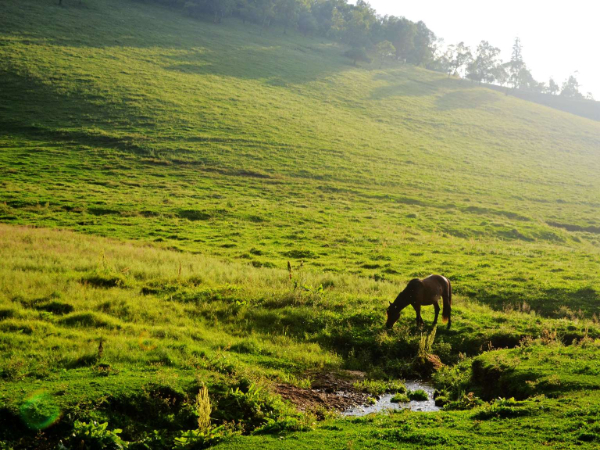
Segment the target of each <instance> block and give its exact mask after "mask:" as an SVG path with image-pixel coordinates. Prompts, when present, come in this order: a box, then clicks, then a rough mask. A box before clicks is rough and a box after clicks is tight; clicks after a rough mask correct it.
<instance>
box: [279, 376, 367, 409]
mask: <svg viewBox="0 0 600 450" xmlns="http://www.w3.org/2000/svg"><path fill="white" fill-rule="evenodd" d="M364 377H365V374H364V373H363V372H357V371H345V372H340V373H335V374H334V373H322V374H318V375H315V379H314V381H313V382H312V383H311V386H312V388H311V389H302V388H299V387H296V386H291V385H289V384H278V385H276V386H275V389H276V391H277V393H278V394H279V395H281V397H282V398H284V399H286V400H289V401H290V402H292V403H293V404H294V405H295V406H296V408H298V409H299V410H300V411H316V410H320V409H321V410H322V409H326V410H329V411H346V410H348V409H350V408H354V407H358V406H361V405H365V404H367V401H368V399H369V395H368V394H366V393H364V392H359V391H358V390H356V389H355V388H354V383H356V382H357V381H360V380H363V379H364Z"/></svg>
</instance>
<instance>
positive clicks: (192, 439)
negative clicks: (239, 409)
mask: <svg viewBox="0 0 600 450" xmlns="http://www.w3.org/2000/svg"><path fill="white" fill-rule="evenodd" d="M236 434H237V433H236V432H235V431H233V430H232V429H231V428H230V427H227V426H225V425H221V426H220V427H216V428H209V429H206V430H204V431H201V430H188V431H181V432H180V433H179V435H178V436H177V437H176V438H175V440H174V442H173V448H174V449H185V450H199V449H204V448H208V447H212V446H213V445H216V444H218V443H219V442H223V441H224V440H226V439H229V438H231V437H232V436H235V435H236Z"/></svg>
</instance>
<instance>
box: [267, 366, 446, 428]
mask: <svg viewBox="0 0 600 450" xmlns="http://www.w3.org/2000/svg"><path fill="white" fill-rule="evenodd" d="M311 377H312V378H313V381H312V383H311V385H312V386H311V387H312V388H311V389H302V388H299V387H296V386H292V385H289V384H279V385H276V386H275V389H276V391H277V392H278V393H279V394H280V395H281V396H282V397H283V398H284V399H286V400H289V401H290V402H292V403H293V404H294V405H295V406H296V407H297V408H298V409H299V410H300V411H318V410H319V409H323V410H330V411H331V410H334V411H339V412H340V413H341V414H342V415H343V416H350V417H352V416H354V417H356V416H365V415H367V414H371V413H378V412H384V411H386V410H388V409H411V410H412V411H424V412H426V411H439V410H440V408H439V407H437V406H435V402H434V400H433V392H434V389H433V387H432V386H431V385H430V384H428V383H425V382H423V381H417V380H412V381H407V382H406V383H405V386H406V389H408V390H410V391H416V390H418V389H423V390H424V391H425V392H427V396H428V399H427V400H426V401H411V402H408V403H392V402H391V399H392V397H393V396H394V394H393V393H390V394H384V395H382V396H380V397H379V398H378V399H377V403H375V404H374V405H369V404H368V403H369V397H370V396H369V395H368V394H366V393H365V392H359V391H357V390H356V388H355V387H354V383H355V382H356V381H361V380H364V378H365V374H364V373H363V372H358V371H341V372H338V373H335V374H334V373H318V374H312V375H311Z"/></svg>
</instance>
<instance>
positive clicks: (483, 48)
mask: <svg viewBox="0 0 600 450" xmlns="http://www.w3.org/2000/svg"><path fill="white" fill-rule="evenodd" d="M435 61H436V64H437V65H438V67H437V68H438V69H441V70H443V71H445V72H447V73H448V75H449V76H451V75H454V76H460V77H465V78H467V79H470V80H472V81H476V82H479V83H489V84H497V85H500V86H510V87H512V88H513V89H521V90H525V91H531V92H538V93H544V94H551V95H561V96H563V97H568V98H575V99H584V98H586V99H589V100H593V96H592V94H591V93H588V94H587V95H586V96H584V95H583V94H582V93H581V92H580V90H579V89H580V84H579V81H578V80H577V77H576V73H575V74H573V75H571V76H569V77H568V78H567V79H566V80H565V81H564V82H563V83H562V86H559V85H558V83H557V82H556V81H555V80H554V79H553V78H550V79H549V80H548V83H545V82H539V81H537V80H535V78H534V77H533V75H532V74H531V71H530V70H529V68H528V67H527V64H526V63H525V61H524V59H523V46H522V44H521V40H520V39H519V38H518V37H517V38H516V39H515V42H514V45H513V48H512V55H511V58H510V61H508V62H503V61H502V60H501V59H500V49H499V48H497V47H494V46H493V45H491V44H490V43H489V42H487V41H481V43H480V44H479V45H478V46H477V49H476V50H475V51H474V52H473V51H472V50H471V49H470V48H469V47H468V46H466V45H465V44H464V42H461V43H459V44H458V45H450V46H449V47H448V48H447V49H446V50H445V52H443V53H441V54H439V55H437V58H435Z"/></svg>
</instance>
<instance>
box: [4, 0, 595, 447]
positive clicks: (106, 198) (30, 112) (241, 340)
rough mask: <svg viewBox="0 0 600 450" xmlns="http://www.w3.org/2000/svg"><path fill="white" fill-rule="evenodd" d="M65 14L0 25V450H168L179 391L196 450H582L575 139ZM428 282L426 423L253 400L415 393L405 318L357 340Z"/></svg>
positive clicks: (396, 74) (292, 56)
mask: <svg viewBox="0 0 600 450" xmlns="http://www.w3.org/2000/svg"><path fill="white" fill-rule="evenodd" d="M65 2H66V4H65V6H63V7H59V6H57V5H54V4H53V2H41V1H35V0H23V1H20V2H4V3H3V4H2V6H1V7H2V10H3V13H2V14H1V15H0V124H1V127H0V222H2V225H0V255H1V256H2V258H0V349H1V352H0V383H2V389H0V421H1V423H2V427H1V428H0V442H2V443H1V444H0V448H13V447H14V448H56V446H57V445H58V441H59V440H61V439H62V440H63V443H64V445H66V446H67V447H68V448H79V447H76V445H79V441H77V439H76V438H72V437H71V438H70V437H69V436H71V435H72V434H73V424H74V423H75V422H76V421H83V422H86V423H90V422H91V421H94V420H95V421H98V422H99V423H103V422H108V424H109V425H108V429H109V430H112V429H116V428H119V429H123V432H122V433H121V437H122V438H123V439H124V440H126V441H128V442H131V443H132V444H131V447H132V448H172V447H173V445H176V444H174V442H176V441H174V439H175V437H177V436H179V435H180V433H182V431H185V430H192V429H194V427H195V426H197V425H195V420H196V418H197V411H196V409H195V403H194V399H195V395H196V394H197V392H198V390H199V388H200V387H201V386H202V385H206V386H207V387H208V389H209V394H210V396H211V402H212V403H213V414H212V419H213V423H214V424H215V425H221V424H223V423H225V422H228V423H235V425H232V426H231V427H232V428H231V430H229V428H228V430H229V431H227V432H223V436H225V435H227V434H228V433H230V434H234V435H235V436H234V437H233V438H231V439H227V440H226V441H225V442H223V443H221V444H219V445H221V446H222V447H223V448H238V447H239V448H242V447H244V448H246V447H248V446H253V447H257V448H260V447H264V448H271V447H272V448H287V447H289V448H319V447H329V448H364V447H367V446H369V447H374V448H398V447H401V448H404V447H411V446H412V447H415V448H421V447H423V446H425V445H427V446H434V447H435V446H439V447H442V446H446V447H448V446H454V447H458V446H462V447H465V448H467V447H473V448H477V447H481V448H483V447H490V446H494V447H499V448H500V447H501V448H528V447H529V448H537V447H540V446H542V445H548V446H550V447H551V448H570V447H571V446H577V447H580V446H584V447H585V446H590V447H593V446H594V445H596V446H597V445H599V444H598V443H599V442H600V430H599V429H598V427H597V425H595V423H596V422H597V421H598V419H599V415H600V396H598V381H597V379H598V375H599V374H598V365H597V357H598V352H599V351H600V347H599V344H598V342H599V341H598V339H599V338H600V326H599V325H598V305H599V304H600V272H599V270H598V268H599V267H600V223H599V222H598V217H600V215H599V213H600V180H599V178H598V175H597V174H598V173H600V154H599V153H598V148H600V123H599V122H595V121H593V120H589V119H585V118H582V117H577V116H574V115H570V114H568V113H565V112H561V111H557V110H554V109H550V108H547V107H544V106H541V105H538V104H534V103H529V102H526V101H524V100H520V99H518V98H515V97H513V96H506V95H504V94H503V93H502V92H497V91H495V90H490V89H484V88H480V87H478V86H476V85H473V84H471V83H469V82H465V81H461V80H456V79H449V78H447V77H446V76H445V75H442V74H437V73H434V72H429V71H426V70H423V69H420V68H416V67H412V66H407V65H400V64H397V65H396V64H391V65H389V66H386V67H384V68H383V69H382V70H378V69H377V67H378V64H373V65H364V66H363V67H354V66H353V65H352V62H351V61H350V60H348V59H346V58H344V57H343V56H342V53H343V51H344V49H343V48H341V47H340V46H338V45H337V44H335V43H332V42H329V41H326V40H324V39H317V38H304V37H301V36H297V35H293V34H289V35H283V32H282V30H277V29H273V30H267V31H265V32H262V33H261V30H260V29H259V28H258V27H256V28H255V27H254V26H253V25H251V24H242V23H241V22H237V21H236V20H235V19H229V20H226V21H225V23H223V24H221V25H215V24H213V23H209V22H203V21H198V20H192V19H189V18H186V17H184V16H182V15H180V14H179V13H177V12H174V11H170V10H168V9H163V8H161V7H157V6H153V5H149V4H144V3H143V2H130V1H121V2H118V1H116V0H98V1H95V2H84V4H83V5H79V4H78V2H74V1H73V2H69V1H67V0H65ZM288 261H289V262H290V263H291V265H292V272H291V276H290V273H288V271H287V269H286V268H287V263H288ZM430 273H441V274H444V275H446V276H448V277H449V278H450V280H452V283H453V289H454V292H455V298H454V303H455V309H454V311H453V329H452V330H446V329H445V327H444V328H443V329H442V328H440V329H438V330H437V334H436V339H435V342H434V344H433V346H432V348H431V349H430V351H431V352H432V353H433V354H435V355H437V356H438V357H439V358H440V359H441V361H442V362H443V363H444V364H445V365H446V368H445V369H442V370H441V371H440V372H436V373H434V374H433V379H434V380H435V383H436V386H438V389H439V390H440V391H443V395H444V396H446V397H447V399H448V401H449V403H448V405H447V406H446V407H445V409H444V411H443V412H441V413H427V414H419V413H395V414H388V415H381V416H377V417H368V418H357V419H340V418H335V417H331V418H330V417H329V415H328V414H325V416H326V420H323V421H316V418H317V417H318V418H319V419H321V418H322V414H321V413H320V412H315V414H316V416H313V415H311V414H304V415H301V414H299V413H297V412H296V411H295V410H294V409H293V408H292V407H291V406H290V405H289V404H285V403H284V402H282V401H281V399H279V397H278V396H277V395H276V394H275V391H274V389H273V386H274V385H275V384H278V383H289V384H292V385H295V386H299V387H309V386H310V384H311V380H312V377H313V376H314V374H316V373H319V372H336V371H339V370H342V369H351V370H357V369H358V370H364V371H366V372H367V375H368V377H369V378H370V379H372V380H385V381H390V380H397V379H402V378H414V377H418V376H427V375H430V374H431V373H430V372H427V373H425V372H423V371H422V370H423V369H422V368H421V367H419V366H418V365H416V364H415V361H416V359H415V358H417V355H418V352H419V340H420V331H419V330H418V329H416V328H415V327H414V313H412V312H407V311H405V312H404V313H403V316H402V318H401V321H400V322H399V323H398V324H397V325H396V327H395V328H394V329H393V330H392V331H387V330H385V329H383V324H384V320H385V308H386V306H387V302H388V301H391V300H393V299H394V297H395V295H397V293H398V292H399V291H400V290H401V289H402V288H403V287H404V285H405V283H406V282H407V281H408V280H410V279H411V278H414V277H420V276H426V275H428V274H430ZM424 315H425V320H426V323H427V324H429V323H430V321H431V320H432V318H433V311H432V310H430V308H427V309H426V310H425V314H424ZM426 331H429V328H427V330H426ZM100 343H102V349H101V350H100V348H99V347H100ZM501 348H508V349H505V350H497V349H501ZM494 377H495V378H494ZM486 380H496V381H497V382H498V383H497V386H490V385H489V381H486ZM498 386H501V388H498ZM236 388H239V390H237V391H236ZM471 392H472V393H473V395H471V396H469V393H471ZM498 397H503V398H505V399H507V400H494V399H497V398H498ZM511 397H515V398H516V399H517V400H514V401H511V400H509V399H510V398H511ZM40 399H41V400H40ZM477 399H481V401H479V400H477ZM32 405H33V406H32ZM236 405H237V406H236ZM240 405H243V406H240ZM32 411H33V412H32ZM32 417H33V418H32ZM42 419H43V420H42ZM46 419H48V420H50V419H52V420H50V421H51V422H52V426H50V427H48V428H46V426H47V424H44V425H43V426H42V425H40V423H43V422H44V421H45V420H46ZM36 424H38V425H36ZM38 428H43V429H44V430H43V431H42V432H38V431H37V429H38ZM307 430H308V431H307ZM155 431H156V434H153V433H154V432H155ZM216 433H217V435H218V432H216ZM250 434H252V435H251V436H249V435H250ZM78 436H79V435H78ZM107 436H108V437H106V436H105V438H106V439H108V440H110V439H112V437H111V436H113V435H111V434H110V433H108V434H107ZM223 436H220V435H218V436H217V437H216V438H215V439H214V441H210V439H208V438H206V439H205V441H203V442H204V443H198V442H196V443H192V442H191V440H190V441H189V442H188V443H187V444H186V443H184V442H183V441H180V444H179V445H180V447H182V448H193V446H194V445H196V446H197V448H200V447H202V446H203V445H208V444H209V443H215V442H216V441H218V440H219V439H221V438H222V437H223ZM507 436H510V437H511V438H514V441H511V440H507ZM113 437H114V436H113ZM90 439H91V438H90ZM96 441H98V442H100V438H97V439H96ZM96 441H94V442H96ZM86 442H87V444H86V445H88V448H94V447H93V445H95V444H94V443H93V442H92V441H91V440H90V441H89V442H88V441H86ZM98 445H100V444H98ZM103 445H105V446H106V445H108V444H106V443H104V444H103ZM185 445H187V446H188V447H185ZM2 446H4V447H2ZM286 446H287V447H286Z"/></svg>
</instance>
